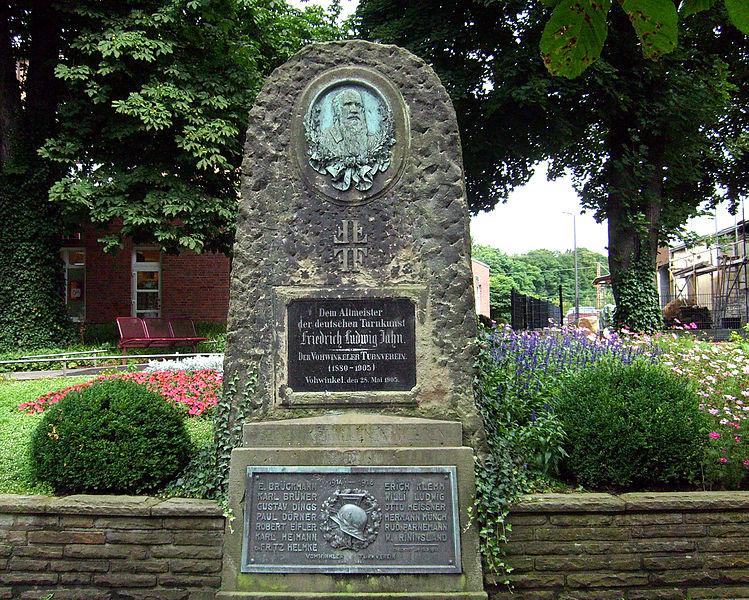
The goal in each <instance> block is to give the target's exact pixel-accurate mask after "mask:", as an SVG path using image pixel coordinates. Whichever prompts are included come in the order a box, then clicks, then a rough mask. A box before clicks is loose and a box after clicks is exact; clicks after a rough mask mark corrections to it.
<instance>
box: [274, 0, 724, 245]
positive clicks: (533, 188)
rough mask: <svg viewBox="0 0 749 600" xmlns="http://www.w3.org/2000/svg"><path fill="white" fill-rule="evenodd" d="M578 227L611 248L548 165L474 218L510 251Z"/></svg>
mask: <svg viewBox="0 0 749 600" xmlns="http://www.w3.org/2000/svg"><path fill="white" fill-rule="evenodd" d="M288 1H289V3H290V4H291V5H293V6H298V7H304V6H305V5H308V4H318V5H321V6H325V7H326V6H328V4H329V2H327V1H326V0H306V1H305V0H288ZM357 3H358V2H357V0H342V3H341V4H342V9H343V12H342V15H341V16H342V18H344V19H345V18H346V17H348V16H349V15H351V14H352V13H353V12H354V10H355V9H356V5H357ZM566 213H573V214H574V215H575V225H576V229H577V246H578V247H579V248H588V249H589V250H594V251H596V252H600V253H602V254H606V253H607V249H606V246H607V243H608V242H607V240H608V232H607V225H606V222H605V221H604V222H603V223H596V222H595V219H593V215H592V214H591V213H590V212H588V213H583V212H582V209H581V207H580V199H579V197H578V195H577V194H576V192H575V190H574V189H573V188H572V183H571V181H570V179H569V178H560V179H557V180H556V181H547V180H546V168H545V166H544V165H543V164H542V165H540V166H539V167H538V169H537V170H536V174H535V175H534V176H533V177H532V178H531V180H530V181H529V182H528V183H527V184H526V185H524V186H522V187H519V188H517V189H515V191H513V192H512V193H511V194H510V196H509V198H508V199H507V202H505V203H504V204H501V205H498V206H496V207H495V208H494V210H492V211H490V212H485V213H480V214H479V215H476V216H475V217H472V218H471V237H472V239H473V241H474V242H476V243H479V244H485V245H487V246H493V247H495V248H499V249H500V250H502V251H503V252H505V253H507V254H522V253H524V252H528V251H530V250H536V249H539V248H545V249H548V250H559V251H565V250H572V249H573V217H572V215H570V214H566ZM716 221H717V228H718V229H724V228H726V227H730V226H732V225H733V224H734V217H733V215H730V214H729V213H728V211H727V210H726V208H725V207H719V208H718V211H717V218H714V217H700V218H697V219H693V220H692V221H690V222H689V224H688V226H687V227H688V229H689V230H691V231H694V232H695V233H697V234H699V235H706V234H710V233H714V232H715V230H716Z"/></svg>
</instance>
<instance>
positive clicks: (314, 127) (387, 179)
mask: <svg viewBox="0 0 749 600" xmlns="http://www.w3.org/2000/svg"><path fill="white" fill-rule="evenodd" d="M293 128H294V141H295V143H294V147H295V151H296V156H297V161H298V164H299V168H300V170H301V174H302V178H303V179H304V181H305V182H306V183H307V185H308V186H309V187H310V188H311V189H313V190H314V191H315V192H317V193H318V194H321V195H323V196H325V197H326V198H329V199H331V200H333V201H334V202H337V203H340V204H345V205H358V204H363V203H365V202H368V201H369V200H372V199H374V198H376V197H377V196H379V195H381V194H382V193H384V192H385V191H387V190H388V189H390V188H391V187H392V186H393V185H394V184H395V183H396V182H397V181H398V179H399V178H400V175H401V172H402V170H403V165H404V163H405V158H406V155H407V153H408V148H409V146H410V130H409V127H408V113H407V110H406V106H405V103H404V102H403V98H402V96H401V94H400V92H399V91H398V90H397V89H396V88H395V86H394V85H393V84H392V83H391V82H390V81H389V80H388V79H386V78H385V77H384V76H383V75H381V74H380V73H377V72H376V71H373V70H371V69H367V68H364V67H338V68H335V69H331V70H329V71H326V72H325V73H323V74H322V75H320V76H319V77H318V78H317V79H315V80H314V81H312V83H310V85H309V86H307V88H306V89H305V90H304V92H302V94H301V96H300V98H299V101H298V102H297V105H296V107H295V110H294V119H293Z"/></svg>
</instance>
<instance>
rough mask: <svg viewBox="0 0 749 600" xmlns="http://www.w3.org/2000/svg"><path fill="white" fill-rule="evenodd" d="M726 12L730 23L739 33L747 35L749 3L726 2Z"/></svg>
mask: <svg viewBox="0 0 749 600" xmlns="http://www.w3.org/2000/svg"><path fill="white" fill-rule="evenodd" d="M726 10H727V11H728V17H729V18H730V19H731V22H732V23H733V24H734V25H736V27H737V28H738V29H739V31H742V32H743V33H745V34H747V35H749V2H747V0H726Z"/></svg>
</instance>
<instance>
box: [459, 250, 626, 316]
mask: <svg viewBox="0 0 749 600" xmlns="http://www.w3.org/2000/svg"><path fill="white" fill-rule="evenodd" d="M577 251H578V271H579V279H580V305H581V306H595V303H596V287H595V286H594V285H593V279H594V278H595V277H596V273H597V270H596V265H597V264H600V265H601V273H602V274H606V273H608V259H607V258H606V256H604V255H603V254H599V253H598V252H593V251H592V250H588V249H587V248H578V250H577ZM471 255H472V256H473V258H475V259H477V260H480V261H481V262H484V263H486V264H487V265H489V268H490V269H491V271H490V275H489V285H490V303H491V311H492V318H493V319H494V320H495V321H497V322H500V323H509V322H510V291H511V290H513V289H514V290H516V291H518V292H520V293H522V294H528V295H531V296H534V297H536V298H543V299H545V300H549V301H551V302H553V303H554V304H559V286H560V285H561V286H562V297H563V300H564V310H565V311H566V310H567V309H569V308H570V307H572V306H574V304H575V267H574V265H575V256H574V253H573V252H571V251H567V252H558V251H555V250H531V251H530V252H526V253H525V254H515V255H509V254H505V253H504V252H502V251H501V250H498V249H497V248H492V247H491V246H483V245H481V244H474V245H473V247H472V249H471ZM603 301H604V304H608V303H611V302H613V296H612V295H611V290H610V288H606V289H605V290H604V295H603Z"/></svg>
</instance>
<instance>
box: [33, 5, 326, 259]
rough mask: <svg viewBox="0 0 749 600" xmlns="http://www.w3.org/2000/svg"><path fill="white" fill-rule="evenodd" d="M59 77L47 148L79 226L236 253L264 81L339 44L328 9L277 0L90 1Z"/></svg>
mask: <svg viewBox="0 0 749 600" xmlns="http://www.w3.org/2000/svg"><path fill="white" fill-rule="evenodd" d="M65 14H66V16H67V17H68V18H70V19H71V20H72V21H73V22H74V23H75V28H74V30H73V31H72V32H71V34H70V36H69V37H70V39H69V44H68V47H67V48H66V50H65V52H64V53H63V57H62V60H61V61H60V62H59V64H58V65H57V67H56V69H55V74H56V76H57V77H58V79H59V80H60V82H61V84H62V85H64V87H65V92H66V93H65V95H64V97H63V100H62V102H61V103H60V106H59V118H60V125H61V126H60V129H59V132H58V133H57V135H56V136H54V137H53V138H51V139H49V140H48V141H47V143H46V144H45V146H44V147H43V149H42V154H43V156H45V157H46V158H48V159H50V160H52V161H54V162H56V163H58V164H60V165H62V166H63V167H64V168H65V171H66V174H65V176H64V177H62V178H60V179H59V180H58V181H57V182H56V183H55V184H54V185H53V186H52V188H51V191H50V196H51V198H52V199H53V200H56V201H58V202H60V203H61V204H62V206H64V207H65V211H66V212H67V213H68V214H69V215H70V216H71V217H72V219H73V220H74V221H78V220H79V218H80V215H81V214H82V213H86V214H87V215H88V217H89V218H90V220H91V221H92V222H93V223H94V224H100V225H107V224H109V223H111V222H112V221H119V222H121V223H122V230H121V232H119V235H111V236H108V237H107V238H105V240H104V241H105V242H106V246H107V247H108V248H111V247H114V246H116V245H117V244H118V243H119V239H120V237H121V236H132V237H134V238H135V239H136V240H137V239H142V238H145V239H155V241H157V242H158V243H159V244H160V245H161V246H162V247H163V248H164V249H167V250H177V249H189V250H194V251H197V252H200V251H202V250H204V249H214V250H215V249H217V250H223V251H228V249H229V247H230V244H231V241H232V236H233V222H234V214H235V205H236V202H235V201H236V197H237V188H238V168H239V165H240V160H241V155H242V142H243V139H244V132H245V128H246V120H247V114H248V112H249V108H250V105H251V103H252V100H253V99H254V97H255V95H256V94H257V92H258V91H259V88H260V86H261V85H262V82H263V79H264V77H265V75H267V74H268V73H269V72H270V71H271V70H272V69H273V68H275V67H276V66H278V65H279V64H281V63H283V62H284V61H285V60H286V59H288V58H289V57H290V56H291V55H292V54H294V53H295V52H296V51H297V50H298V49H299V48H300V47H301V46H303V45H304V44H307V43H309V42H312V41H315V40H325V39H331V38H334V37H336V36H338V30H337V28H336V26H335V25H334V23H333V22H332V21H331V20H330V19H329V18H328V17H327V16H326V15H325V14H324V13H323V12H322V10H321V9H320V8H319V7H315V8H309V9H307V10H306V11H304V12H300V11H298V10H296V9H293V8H291V7H289V6H288V5H287V4H286V3H284V2H278V1H276V0H211V1H210V2H206V1H197V0H168V1H167V0H131V1H129V2H79V3H74V4H72V5H70V6H69V7H68V10H67V12H66V13H65Z"/></svg>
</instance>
